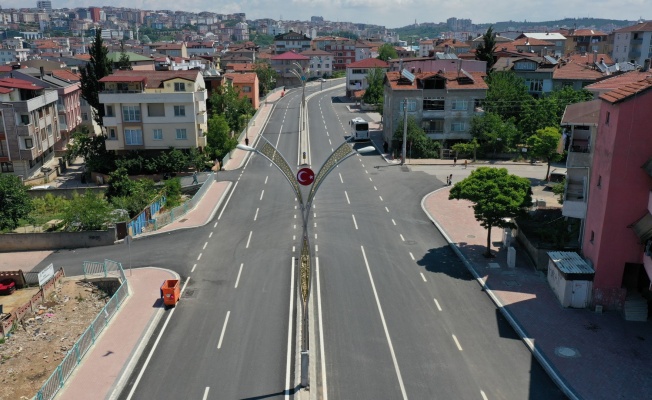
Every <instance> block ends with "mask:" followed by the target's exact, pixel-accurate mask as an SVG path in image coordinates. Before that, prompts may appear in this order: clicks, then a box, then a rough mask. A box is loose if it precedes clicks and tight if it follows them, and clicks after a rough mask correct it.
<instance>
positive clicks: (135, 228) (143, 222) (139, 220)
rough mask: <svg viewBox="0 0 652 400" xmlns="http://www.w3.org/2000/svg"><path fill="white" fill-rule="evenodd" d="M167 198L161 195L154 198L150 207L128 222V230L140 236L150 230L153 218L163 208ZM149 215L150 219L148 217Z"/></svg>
mask: <svg viewBox="0 0 652 400" xmlns="http://www.w3.org/2000/svg"><path fill="white" fill-rule="evenodd" d="M165 200H166V199H165V196H164V195H161V196H160V197H159V198H157V199H156V200H154V201H153V202H152V203H151V204H150V205H149V206H148V208H146V209H145V210H143V211H142V212H141V213H140V214H138V215H137V216H135V217H134V218H132V219H131V221H129V222H127V231H128V232H130V234H131V235H132V236H138V235H140V234H142V233H145V232H146V231H147V230H150V229H151V227H150V224H151V223H152V219H151V218H152V217H153V216H154V215H156V213H157V212H159V210H160V209H161V208H163V206H164V205H165ZM148 215H149V217H150V219H148V218H147V217H148Z"/></svg>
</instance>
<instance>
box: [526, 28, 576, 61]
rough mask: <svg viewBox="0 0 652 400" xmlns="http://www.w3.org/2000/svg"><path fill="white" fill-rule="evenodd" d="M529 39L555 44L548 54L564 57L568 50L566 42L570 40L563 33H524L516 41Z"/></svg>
mask: <svg viewBox="0 0 652 400" xmlns="http://www.w3.org/2000/svg"><path fill="white" fill-rule="evenodd" d="M524 37H526V38H528V39H538V40H544V41H546V42H551V43H552V44H553V47H552V48H549V49H548V54H551V55H553V56H559V57H561V56H563V55H564V54H565V53H564V50H565V49H566V42H567V41H568V39H566V37H565V36H564V35H562V34H561V33H557V32H542V33H540V32H523V33H521V34H520V35H519V36H517V37H516V39H521V38H524Z"/></svg>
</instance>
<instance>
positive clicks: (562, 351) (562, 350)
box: [555, 346, 580, 358]
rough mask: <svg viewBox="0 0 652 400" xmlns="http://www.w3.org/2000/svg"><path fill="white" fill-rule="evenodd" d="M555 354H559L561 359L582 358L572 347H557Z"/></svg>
mask: <svg viewBox="0 0 652 400" xmlns="http://www.w3.org/2000/svg"><path fill="white" fill-rule="evenodd" d="M555 354H557V355H558V356H559V357H564V358H575V357H579V356H580V352H579V350H577V349H574V348H572V347H563V346H562V347H557V348H556V349H555Z"/></svg>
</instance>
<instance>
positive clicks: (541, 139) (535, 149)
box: [527, 127, 562, 180]
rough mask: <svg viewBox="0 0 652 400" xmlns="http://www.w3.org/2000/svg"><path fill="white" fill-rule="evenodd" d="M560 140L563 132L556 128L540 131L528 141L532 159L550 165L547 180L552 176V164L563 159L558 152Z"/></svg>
mask: <svg viewBox="0 0 652 400" xmlns="http://www.w3.org/2000/svg"><path fill="white" fill-rule="evenodd" d="M560 140H561V132H559V129H557V128H554V127H547V128H543V129H539V130H537V133H536V134H534V135H532V136H530V137H529V138H528V139H527V145H528V151H529V152H530V154H531V155H532V157H536V158H543V159H544V160H546V162H547V163H548V170H547V171H546V177H545V179H546V180H548V176H549V175H550V164H551V163H553V162H555V161H559V160H560V159H561V156H562V155H561V154H559V153H558V152H557V147H558V146H559V141H560Z"/></svg>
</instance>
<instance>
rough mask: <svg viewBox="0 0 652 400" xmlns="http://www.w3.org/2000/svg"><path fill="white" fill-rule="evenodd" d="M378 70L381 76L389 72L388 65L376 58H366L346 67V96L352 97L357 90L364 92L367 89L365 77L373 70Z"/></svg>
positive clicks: (367, 84) (367, 83)
mask: <svg viewBox="0 0 652 400" xmlns="http://www.w3.org/2000/svg"><path fill="white" fill-rule="evenodd" d="M376 68H379V69H380V70H381V71H382V73H383V75H384V74H385V73H386V72H387V71H389V63H388V62H387V61H383V60H379V59H377V58H366V59H364V60H360V61H356V62H353V63H351V64H349V65H347V66H346V95H347V96H349V97H353V93H354V92H356V91H358V90H366V89H367V88H368V87H369V82H367V75H368V74H369V72H370V71H371V70H373V69H376Z"/></svg>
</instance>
